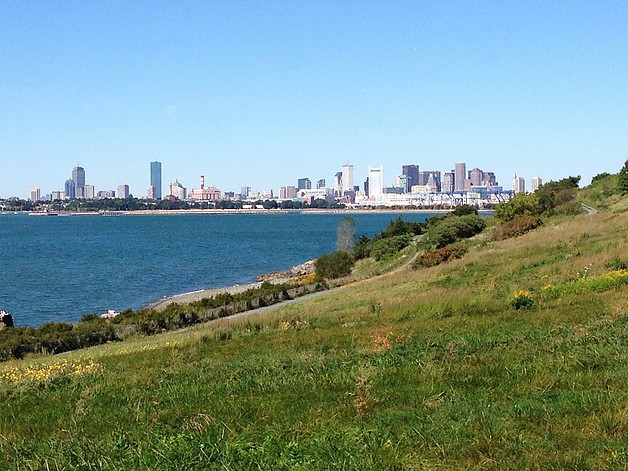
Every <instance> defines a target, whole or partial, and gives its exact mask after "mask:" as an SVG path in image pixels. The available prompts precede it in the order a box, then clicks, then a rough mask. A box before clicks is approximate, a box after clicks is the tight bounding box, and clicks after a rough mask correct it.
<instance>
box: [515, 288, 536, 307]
mask: <svg viewBox="0 0 628 471" xmlns="http://www.w3.org/2000/svg"><path fill="white" fill-rule="evenodd" d="M510 305H511V306H512V307H513V309H515V310H517V311H519V310H521V309H531V308H533V307H534V299H532V295H531V294H530V293H529V292H528V291H525V290H520V291H515V294H514V296H513V298H512V301H511V302H510Z"/></svg>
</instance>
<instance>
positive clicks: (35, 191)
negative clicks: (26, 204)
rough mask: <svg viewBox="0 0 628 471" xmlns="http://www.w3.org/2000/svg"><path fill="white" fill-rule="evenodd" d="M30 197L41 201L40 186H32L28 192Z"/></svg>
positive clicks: (32, 199)
mask: <svg viewBox="0 0 628 471" xmlns="http://www.w3.org/2000/svg"><path fill="white" fill-rule="evenodd" d="M28 199H29V200H31V201H41V190H40V189H39V188H31V190H30V191H29V193H28Z"/></svg>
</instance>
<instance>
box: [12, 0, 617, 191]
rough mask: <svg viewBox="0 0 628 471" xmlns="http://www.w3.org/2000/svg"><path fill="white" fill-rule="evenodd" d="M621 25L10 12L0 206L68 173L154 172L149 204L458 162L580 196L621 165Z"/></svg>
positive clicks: (180, 11)
mask: <svg viewBox="0 0 628 471" xmlns="http://www.w3.org/2000/svg"><path fill="white" fill-rule="evenodd" d="M626 18H628V4H626V3H625V2H611V1H606V2H604V1H602V2H595V3H591V2H584V1H575V2H569V3H555V4H552V3H538V4H533V5H530V4H523V3H520V4H518V3H512V2H507V3H504V2H490V1H489V2H486V3H466V4H465V3H460V2H451V1H444V2H437V3H420V2H410V1H403V0H402V1H400V2H395V3H394V4H384V3H375V2H373V3H369V2H367V3H366V4H361V5H360V7H359V8H356V5H355V4H352V3H346V2H340V3H312V2H298V1H297V2H292V3H288V4H286V3H285V2H279V1H273V0H270V1H268V2H263V3H257V4H255V3H253V4H250V3H244V2H239V1H234V2H228V3H208V4H204V3H193V2H189V3H185V4H184V5H183V6H181V7H180V8H173V7H172V5H171V4H169V3H167V2H160V1H156V2H152V3H145V2H138V3H131V4H129V3H128V2H120V1H116V0H114V1H113V2H108V3H106V4H92V3H85V4H70V3H50V4H49V3H44V4H36V3H29V2H26V3H24V2H21V3H9V4H6V5H4V6H3V14H2V15H1V16H0V45H2V47H1V48H0V50H1V51H2V52H1V53H0V66H2V70H3V71H4V73H3V76H2V78H0V110H2V111H0V162H1V163H2V168H1V171H0V196H1V197H11V196H19V197H27V196H28V195H29V189H30V188H33V187H37V188H41V189H42V192H44V193H49V192H52V191H60V190H63V188H62V187H60V186H59V183H58V182H64V181H65V180H66V179H68V169H71V168H73V167H74V166H76V163H77V162H80V163H81V165H82V166H83V167H85V168H86V169H88V180H89V183H88V185H90V186H93V187H94V188H96V189H99V190H115V189H116V188H117V187H118V185H120V184H127V185H129V186H130V189H131V193H133V194H134V195H138V196H139V195H142V196H145V195H146V193H147V187H148V182H147V178H146V165H147V162H152V161H159V162H162V164H163V173H162V182H163V184H164V186H163V187H162V191H165V190H166V186H165V185H167V184H168V183H171V182H174V181H175V180H177V179H178V181H180V182H186V184H187V185H189V186H193V183H192V182H196V181H197V180H198V176H199V175H205V177H206V180H207V182H208V183H209V182H211V184H212V185H216V186H219V187H220V188H224V189H225V190H233V191H237V189H238V188H240V187H241V186H251V187H253V188H258V189H266V188H273V189H275V190H276V189H278V188H280V187H281V186H285V185H293V184H295V183H296V180H295V179H297V178H302V177H304V176H308V177H309V178H310V179H311V180H312V182H314V181H318V180H319V179H326V181H327V182H328V185H329V184H330V182H333V177H334V172H336V171H337V169H339V168H341V167H342V164H343V163H346V162H351V163H352V165H353V166H354V168H355V169H356V170H355V174H354V181H355V182H356V183H357V182H362V181H363V180H364V178H365V177H366V174H367V170H366V169H368V167H369V166H383V168H384V177H385V181H384V182H383V184H384V185H390V184H392V183H393V181H394V178H395V177H396V176H397V175H394V174H393V173H391V172H390V171H389V170H392V169H395V170H394V173H395V174H396V173H398V170H397V168H398V167H399V166H400V165H403V164H406V163H410V164H412V163H418V164H419V165H420V166H421V167H422V168H424V169H438V170H441V171H443V172H449V170H451V168H453V167H451V165H452V164H454V163H456V162H467V163H468V164H469V165H470V166H478V167H480V168H483V169H484V168H486V169H490V170H491V171H492V172H494V173H495V174H496V175H497V177H498V180H501V181H502V183H503V184H504V182H506V181H510V179H511V178H512V175H513V174H514V173H515V172H516V173H517V174H518V175H522V176H523V177H525V178H526V179H527V180H529V179H530V178H531V177H532V176H535V175H536V176H539V177H541V178H542V180H543V181H550V180H557V179H560V178H564V177H566V176H568V175H581V176H582V183H583V184H587V183H588V182H590V179H591V177H592V176H594V175H596V174H597V173H600V172H616V171H617V169H619V168H621V165H622V163H623V162H624V161H625V158H626V156H627V154H628V129H627V127H626V126H627V124H626V123H628V91H627V90H626V87H625V84H624V80H623V77H625V76H626V74H627V73H628V42H627V41H626V40H625V21H626ZM359 169H360V170H359ZM400 174H401V173H399V175H400ZM443 179H444V174H443ZM504 186H505V187H506V186H507V185H506V184H504Z"/></svg>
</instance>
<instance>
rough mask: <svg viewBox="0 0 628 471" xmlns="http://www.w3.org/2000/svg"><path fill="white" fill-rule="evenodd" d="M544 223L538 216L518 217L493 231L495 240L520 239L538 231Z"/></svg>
mask: <svg viewBox="0 0 628 471" xmlns="http://www.w3.org/2000/svg"><path fill="white" fill-rule="evenodd" d="M542 224H543V222H542V221H541V218H539V217H538V216H518V217H516V218H515V219H512V220H510V221H506V222H503V223H502V224H500V225H499V226H497V227H496V228H495V229H494V230H493V234H492V236H493V239H495V240H505V239H510V238H512V237H519V236H521V235H523V234H525V233H526V232H530V231H531V230H533V229H536V228H537V227H539V226H540V225H542Z"/></svg>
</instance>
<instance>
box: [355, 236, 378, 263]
mask: <svg viewBox="0 0 628 471" xmlns="http://www.w3.org/2000/svg"><path fill="white" fill-rule="evenodd" d="M372 248H373V244H372V242H371V240H370V239H369V238H368V237H366V236H365V235H361V236H360V237H358V240H357V241H356V243H355V247H353V257H354V258H355V259H356V260H362V259H363V258H368V257H370V255H371V249H372Z"/></svg>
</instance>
